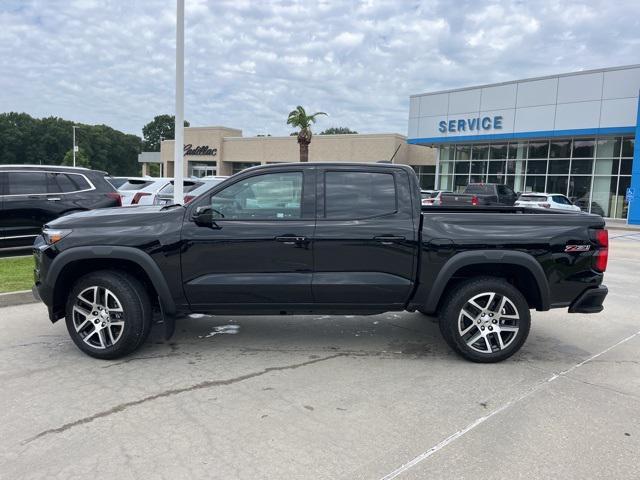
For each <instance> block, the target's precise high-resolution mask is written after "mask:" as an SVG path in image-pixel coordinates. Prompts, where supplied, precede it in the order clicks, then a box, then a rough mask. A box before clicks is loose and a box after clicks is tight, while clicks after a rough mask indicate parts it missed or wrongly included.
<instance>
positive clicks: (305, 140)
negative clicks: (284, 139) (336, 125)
mask: <svg viewBox="0 0 640 480" xmlns="http://www.w3.org/2000/svg"><path fill="white" fill-rule="evenodd" d="M318 115H326V113H324V112H316V113H314V114H313V115H307V112H305V110H304V108H302V107H301V106H300V105H298V106H297V107H296V109H295V110H292V111H291V112H290V113H289V117H288V118H287V125H292V126H294V127H297V128H299V129H300V131H299V132H298V143H299V144H300V161H301V162H308V161H309V144H310V143H311V136H312V134H311V124H312V123H316V117H317V116H318Z"/></svg>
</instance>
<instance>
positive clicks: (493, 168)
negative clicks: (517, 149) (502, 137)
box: [489, 160, 507, 175]
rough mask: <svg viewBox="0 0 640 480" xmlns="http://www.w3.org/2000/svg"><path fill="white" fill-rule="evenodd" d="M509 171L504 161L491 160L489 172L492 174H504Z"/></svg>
mask: <svg viewBox="0 0 640 480" xmlns="http://www.w3.org/2000/svg"><path fill="white" fill-rule="evenodd" d="M506 172H507V168H506V165H505V162H504V161H499V160H491V161H490V162H489V173H490V174H492V175H497V174H500V173H501V174H504V173H506Z"/></svg>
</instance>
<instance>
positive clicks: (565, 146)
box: [549, 140, 571, 158]
mask: <svg viewBox="0 0 640 480" xmlns="http://www.w3.org/2000/svg"><path fill="white" fill-rule="evenodd" d="M570 156H571V140H560V141H556V142H551V149H550V150H549V158H569V157H570Z"/></svg>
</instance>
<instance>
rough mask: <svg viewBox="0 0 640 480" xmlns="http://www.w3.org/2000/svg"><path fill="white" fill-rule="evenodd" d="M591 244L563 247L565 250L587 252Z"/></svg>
mask: <svg viewBox="0 0 640 480" xmlns="http://www.w3.org/2000/svg"><path fill="white" fill-rule="evenodd" d="M590 249H591V245H567V246H566V247H564V251H565V252H588V251H589V250H590Z"/></svg>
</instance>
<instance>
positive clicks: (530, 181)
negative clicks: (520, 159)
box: [524, 175, 545, 193]
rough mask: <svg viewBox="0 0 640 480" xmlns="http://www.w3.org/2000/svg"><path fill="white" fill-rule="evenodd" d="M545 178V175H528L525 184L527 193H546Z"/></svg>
mask: <svg viewBox="0 0 640 480" xmlns="http://www.w3.org/2000/svg"><path fill="white" fill-rule="evenodd" d="M544 184H545V177H544V175H535V176H532V175H528V176H527V180H526V182H525V186H524V191H525V192H536V193H544Z"/></svg>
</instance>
